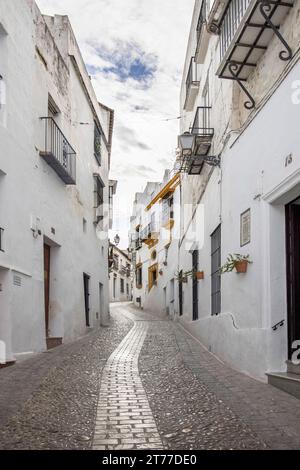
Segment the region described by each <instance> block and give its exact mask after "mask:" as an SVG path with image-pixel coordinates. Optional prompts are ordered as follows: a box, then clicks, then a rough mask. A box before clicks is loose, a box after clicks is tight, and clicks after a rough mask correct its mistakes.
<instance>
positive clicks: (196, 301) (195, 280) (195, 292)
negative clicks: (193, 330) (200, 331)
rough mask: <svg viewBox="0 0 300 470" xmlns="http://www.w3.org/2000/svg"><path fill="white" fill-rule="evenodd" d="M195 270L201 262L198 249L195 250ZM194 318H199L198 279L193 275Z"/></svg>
mask: <svg viewBox="0 0 300 470" xmlns="http://www.w3.org/2000/svg"><path fill="white" fill-rule="evenodd" d="M192 256H193V271H194V272H196V271H198V264H199V261H198V259H199V252H198V250H194V251H193V254H192ZM193 320H198V280H197V278H196V276H193Z"/></svg>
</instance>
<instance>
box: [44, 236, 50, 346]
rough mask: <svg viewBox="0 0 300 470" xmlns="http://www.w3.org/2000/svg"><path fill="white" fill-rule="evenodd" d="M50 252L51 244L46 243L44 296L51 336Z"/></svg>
mask: <svg viewBox="0 0 300 470" xmlns="http://www.w3.org/2000/svg"><path fill="white" fill-rule="evenodd" d="M50 253H51V248H50V246H49V245H46V244H44V297H45V329H46V337H47V338H48V336H49V304H50V300H49V299H50Z"/></svg>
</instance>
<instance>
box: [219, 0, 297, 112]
mask: <svg viewBox="0 0 300 470" xmlns="http://www.w3.org/2000/svg"><path fill="white" fill-rule="evenodd" d="M293 4H294V0H264V1H262V0H230V1H229V3H228V5H227V7H226V9H225V11H224V13H223V15H222V16H221V17H220V20H219V25H218V28H219V31H220V65H219V67H218V70H217V75H218V76H219V77H220V78H226V79H230V80H235V81H236V82H237V83H238V84H239V86H240V88H241V89H242V90H243V92H244V93H245V95H246V96H247V100H246V101H245V103H244V106H245V108H246V109H252V108H254V106H255V99H254V97H253V96H252V95H251V94H250V93H249V91H248V90H247V86H246V85H245V83H244V82H246V81H247V79H248V77H249V76H250V75H251V73H252V72H253V70H254V68H255V67H256V65H257V63H258V62H259V60H260V58H261V57H262V55H263V54H264V53H265V51H266V50H267V49H268V45H269V43H270V41H271V40H272V38H273V37H274V34H275V36H276V37H277V39H278V40H279V41H280V43H281V47H282V50H280V52H279V59H280V60H284V61H289V60H290V59H291V58H292V57H293V52H292V50H291V48H290V46H289V44H288V43H287V41H286V40H285V39H284V37H283V35H282V33H281V29H280V26H281V24H282V23H283V22H284V19H285V17H286V15H287V13H288V12H289V10H290V9H291V8H292V7H293Z"/></svg>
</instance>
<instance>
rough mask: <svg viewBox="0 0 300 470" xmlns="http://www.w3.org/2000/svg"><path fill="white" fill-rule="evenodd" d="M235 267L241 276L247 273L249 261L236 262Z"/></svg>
mask: <svg viewBox="0 0 300 470" xmlns="http://www.w3.org/2000/svg"><path fill="white" fill-rule="evenodd" d="M234 267H235V269H236V272H237V273H239V274H240V273H246V272H247V269H248V261H247V260H242V261H236V262H235V264H234Z"/></svg>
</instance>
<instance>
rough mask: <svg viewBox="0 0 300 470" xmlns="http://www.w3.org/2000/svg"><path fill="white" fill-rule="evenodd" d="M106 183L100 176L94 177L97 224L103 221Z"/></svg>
mask: <svg viewBox="0 0 300 470" xmlns="http://www.w3.org/2000/svg"><path fill="white" fill-rule="evenodd" d="M104 187H105V186H104V183H103V181H102V179H101V178H100V176H99V175H94V208H95V211H96V216H95V222H96V223H98V222H99V221H100V220H102V219H103V217H104V214H103V202H104Z"/></svg>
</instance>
